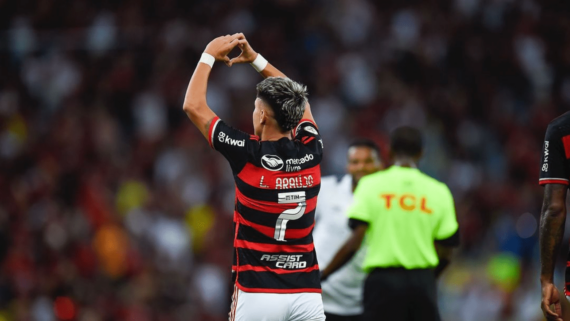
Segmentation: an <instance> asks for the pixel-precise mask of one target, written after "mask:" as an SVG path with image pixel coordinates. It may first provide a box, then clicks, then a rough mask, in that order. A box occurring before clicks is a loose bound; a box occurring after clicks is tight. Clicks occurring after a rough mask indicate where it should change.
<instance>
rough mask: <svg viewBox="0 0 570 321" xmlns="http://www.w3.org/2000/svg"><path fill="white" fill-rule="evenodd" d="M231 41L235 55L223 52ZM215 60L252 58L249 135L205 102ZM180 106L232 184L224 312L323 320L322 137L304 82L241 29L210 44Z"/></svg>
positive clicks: (240, 316)
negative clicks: (318, 226) (229, 292)
mask: <svg viewBox="0 0 570 321" xmlns="http://www.w3.org/2000/svg"><path fill="white" fill-rule="evenodd" d="M236 46H239V47H240V48H241V50H242V53H241V54H240V56H238V57H236V58H234V59H232V60H230V59H229V58H228V57H227V54H228V53H229V52H230V51H231V50H232V49H233V48H234V47H236ZM214 59H215V60H218V61H224V62H225V63H226V64H227V65H229V66H231V65H232V64H234V63H251V64H252V66H253V67H254V68H255V69H256V70H258V71H259V72H260V73H261V75H262V76H264V77H265V78H266V79H265V80H263V81H261V82H260V83H259V84H258V85H257V99H256V100H255V109H254V111H253V127H254V131H255V135H250V134H247V133H245V132H242V131H239V130H237V129H234V128H232V127H230V126H228V125H227V124H226V123H225V122H223V121H222V120H220V119H219V118H218V117H217V116H216V115H215V114H214V112H213V111H212V110H211V109H210V108H209V107H208V105H207V103H206V88H207V81H208V76H209V74H210V70H211V67H212V65H213V62H214ZM184 111H185V112H186V114H187V115H188V116H189V117H190V119H191V120H192V122H193V123H194V124H195V125H196V127H198V129H199V130H200V131H201V132H202V134H203V135H204V137H205V138H206V139H207V140H208V142H209V143H210V146H211V147H212V148H214V149H215V150H217V151H218V152H220V153H221V154H222V155H223V156H224V157H225V158H226V159H227V160H228V162H229V164H230V166H231V168H232V172H233V176H234V180H235V184H236V201H235V208H234V224H235V231H234V233H235V234H234V262H233V266H232V271H233V273H234V279H235V287H234V294H233V297H232V307H231V312H230V320H248V321H252V320H291V321H295V320H299V321H301V320H324V319H325V316H324V312H323V306H322V299H321V294H320V293H321V288H320V281H319V267H318V264H317V259H316V255H315V250H314V245H313V238H312V234H311V233H312V230H313V226H314V221H315V220H314V214H315V208H316V203H317V194H318V193H319V188H320V180H321V174H320V165H319V164H320V162H321V158H322V149H323V142H322V140H321V137H320V135H319V131H318V128H317V126H316V124H315V122H314V120H313V117H312V115H311V111H310V107H309V104H308V103H307V92H306V88H305V87H304V86H302V85H300V84H298V83H296V82H294V81H292V80H290V79H289V78H286V77H285V75H284V74H283V73H281V72H280V71H279V70H277V69H276V68H275V67H273V66H272V65H271V64H268V63H267V60H265V59H264V58H263V57H261V55H258V54H257V53H256V52H255V51H253V49H252V48H251V46H250V45H249V44H248V42H247V40H246V39H245V37H244V36H243V34H235V35H232V36H229V35H228V36H224V37H219V38H216V39H214V40H213V41H212V42H210V43H209V44H208V46H207V47H206V49H205V50H204V54H203V55H202V59H201V60H200V63H198V66H197V67H196V70H195V71H194V75H193V76H192V79H191V80H190V84H189V86H188V90H187V92H186V99H185V101H184Z"/></svg>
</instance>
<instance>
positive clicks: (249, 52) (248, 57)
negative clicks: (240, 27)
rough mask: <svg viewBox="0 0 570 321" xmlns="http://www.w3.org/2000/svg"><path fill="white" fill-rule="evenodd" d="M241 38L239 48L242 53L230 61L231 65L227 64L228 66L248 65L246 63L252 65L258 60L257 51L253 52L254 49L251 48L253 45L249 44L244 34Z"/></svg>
mask: <svg viewBox="0 0 570 321" xmlns="http://www.w3.org/2000/svg"><path fill="white" fill-rule="evenodd" d="M240 35H241V37H240V38H239V40H238V41H239V44H238V46H239V48H240V49H241V53H240V54H239V56H237V57H235V58H232V59H231V60H230V62H229V63H227V65H228V66H230V67H231V66H232V65H233V64H246V63H249V64H250V63H252V62H253V61H254V60H255V58H257V52H255V50H253V48H251V45H250V44H249V42H247V39H245V36H244V35H243V34H240Z"/></svg>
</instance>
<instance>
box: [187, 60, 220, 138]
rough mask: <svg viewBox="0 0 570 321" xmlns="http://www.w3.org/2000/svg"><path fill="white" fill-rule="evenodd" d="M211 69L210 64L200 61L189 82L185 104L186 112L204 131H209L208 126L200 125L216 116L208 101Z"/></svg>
mask: <svg viewBox="0 0 570 321" xmlns="http://www.w3.org/2000/svg"><path fill="white" fill-rule="evenodd" d="M210 71H211V67H210V66H208V65H206V64H204V63H198V66H196V70H195V71H194V74H193V75H192V78H191V79H190V83H189V84H188V89H187V90H186V96H185V97H184V105H183V109H184V112H186V114H187V115H188V117H190V120H192V122H193V123H194V124H195V125H196V126H197V127H199V129H200V131H201V132H203V133H204V132H207V128H200V127H201V126H203V124H206V123H207V122H208V121H209V120H211V119H212V118H213V117H214V113H213V112H212V110H211V109H210V107H208V104H207V102H206V93H207V89H208V78H209V76H210Z"/></svg>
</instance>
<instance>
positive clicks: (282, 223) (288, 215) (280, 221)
mask: <svg viewBox="0 0 570 321" xmlns="http://www.w3.org/2000/svg"><path fill="white" fill-rule="evenodd" d="M289 203H297V207H295V208H290V209H287V210H285V211H283V212H282V213H281V214H279V216H278V217H277V222H276V223H275V235H274V236H273V237H274V238H275V239H276V240H277V241H282V242H287V241H286V240H285V230H286V229H287V222H289V221H294V220H298V219H300V218H301V217H302V216H303V214H305V210H306V208H307V203H306V202H305V192H290V193H279V204H289Z"/></svg>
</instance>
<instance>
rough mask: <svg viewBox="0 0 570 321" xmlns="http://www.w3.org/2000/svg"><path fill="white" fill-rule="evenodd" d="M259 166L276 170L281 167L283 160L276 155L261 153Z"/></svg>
mask: <svg viewBox="0 0 570 321" xmlns="http://www.w3.org/2000/svg"><path fill="white" fill-rule="evenodd" d="M261 166H263V168H265V169H267V170H270V171H274V172H276V171H278V170H280V169H282V168H283V160H282V159H281V158H280V157H279V156H276V155H263V156H262V157H261Z"/></svg>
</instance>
